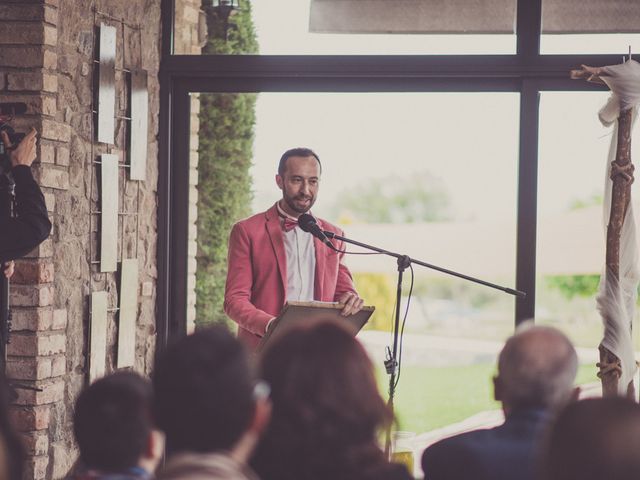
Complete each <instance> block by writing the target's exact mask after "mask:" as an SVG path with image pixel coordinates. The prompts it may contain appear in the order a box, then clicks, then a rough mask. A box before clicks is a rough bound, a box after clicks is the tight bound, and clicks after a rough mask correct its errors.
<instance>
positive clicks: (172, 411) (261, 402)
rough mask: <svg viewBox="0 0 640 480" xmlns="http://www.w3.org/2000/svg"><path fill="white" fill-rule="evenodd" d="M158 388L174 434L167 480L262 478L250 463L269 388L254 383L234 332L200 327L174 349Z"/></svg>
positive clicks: (159, 370)
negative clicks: (250, 466) (201, 328)
mask: <svg viewBox="0 0 640 480" xmlns="http://www.w3.org/2000/svg"><path fill="white" fill-rule="evenodd" d="M153 384H154V387H155V392H156V415H157V419H158V424H159V425H160V427H161V428H162V429H163V430H164V431H165V433H166V436H167V453H168V459H167V462H166V464H165V466H164V468H162V469H161V470H160V472H159V474H158V476H159V478H161V479H163V480H168V479H171V480H173V479H181V480H185V479H188V480H199V479H202V480H205V479H208V480H223V479H224V480H250V479H255V478H256V477H255V474H254V473H253V472H252V471H251V470H250V469H249V467H248V465H247V461H248V459H249V456H250V455H251V453H252V452H253V450H254V448H255V445H256V444H257V441H258V438H259V436H260V434H261V432H262V431H263V430H264V428H265V425H266V423H267V422H268V420H269V415H270V410H271V406H270V403H269V401H268V400H267V399H266V394H267V393H268V391H267V390H268V389H267V388H265V386H264V384H260V383H259V384H257V385H255V386H254V381H253V379H252V376H251V374H250V370H249V361H248V357H247V354H246V352H245V350H244V348H243V346H242V345H241V344H240V343H239V341H238V340H236V339H235V338H234V337H233V336H232V335H231V333H229V331H228V330H227V329H226V328H224V327H212V328H208V329H205V330H200V331H198V332H196V333H195V334H193V335H190V336H188V337H184V338H182V339H180V340H179V341H178V342H177V343H175V344H174V345H173V346H170V347H169V348H167V350H165V351H164V352H162V353H161V354H160V357H159V359H158V363H157V365H156V369H155V372H154V374H153ZM256 387H257V388H256Z"/></svg>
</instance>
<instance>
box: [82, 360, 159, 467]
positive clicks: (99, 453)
mask: <svg viewBox="0 0 640 480" xmlns="http://www.w3.org/2000/svg"><path fill="white" fill-rule="evenodd" d="M152 404H153V393H152V389H151V383H150V382H149V381H148V380H147V379H145V378H143V377H141V376H140V375H138V374H136V373H133V372H117V373H114V374H112V375H109V376H107V377H104V378H102V379H100V380H98V381H96V382H95V383H93V384H92V385H90V386H89V387H87V388H86V389H84V390H83V391H82V393H80V396H79V397H78V400H77V401H76V408H75V412H74V417H73V428H74V433H75V436H76V441H77V442H78V447H79V448H80V459H81V461H82V463H83V466H85V467H86V468H91V469H97V470H100V471H103V472H121V471H123V470H126V469H128V468H131V467H134V466H136V465H138V462H139V460H140V458H142V457H143V456H144V454H145V453H146V450H147V445H148V441H149V435H150V434H151V431H152V430H153V421H152V417H151V408H152Z"/></svg>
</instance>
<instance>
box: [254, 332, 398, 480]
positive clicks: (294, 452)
mask: <svg viewBox="0 0 640 480" xmlns="http://www.w3.org/2000/svg"><path fill="white" fill-rule="evenodd" d="M261 376H262V378H263V379H264V380H266V381H267V382H268V383H269V384H270V385H271V392H272V401H273V417H272V421H271V425H270V426H269V428H268V430H267V432H266V434H265V435H264V437H263V440H262V441H261V444H260V446H259V447H258V451H257V453H256V455H255V462H254V467H255V468H256V470H257V472H258V474H259V475H260V477H261V478H263V479H264V480H276V479H277V480H288V479H291V480H293V479H296V480H311V479H323V480H324V479H328V478H330V479H332V480H340V479H350V480H355V479H359V478H368V477H371V476H377V475H379V474H380V473H381V470H382V471H384V469H386V468H387V467H388V464H387V462H386V460H385V458H384V454H383V452H382V451H381V450H380V448H379V446H378V442H377V434H378V433H379V431H380V429H381V427H384V426H387V425H389V423H390V422H391V421H392V417H393V416H392V414H391V412H390V410H389V409H388V408H387V406H386V404H385V402H384V400H383V399H382V397H381V396H380V393H379V392H378V389H377V386H376V380H375V376H374V372H373V366H372V364H371V361H370V360H369V357H368V356H367V354H366V352H365V350H364V348H363V347H362V345H361V344H360V343H359V342H358V341H357V340H356V339H355V338H354V336H353V332H351V331H349V330H348V329H347V328H345V327H343V326H342V325H340V324H338V323H337V322H332V321H320V322H310V324H308V325H305V326H303V327H297V328H291V329H290V330H289V331H287V332H286V333H283V334H282V336H281V337H279V338H275V339H274V340H273V343H272V344H271V346H270V347H269V348H268V349H267V350H266V351H265V352H264V355H263V357H262V359H261Z"/></svg>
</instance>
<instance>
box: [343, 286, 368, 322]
mask: <svg viewBox="0 0 640 480" xmlns="http://www.w3.org/2000/svg"><path fill="white" fill-rule="evenodd" d="M338 303H340V304H344V308H343V309H342V312H340V313H341V315H343V316H345V317H348V316H349V315H353V314H355V313H358V312H359V311H360V310H362V305H364V300H362V299H361V298H360V297H359V296H358V295H357V294H355V293H353V292H345V293H343V294H342V295H341V296H340V298H339V299H338Z"/></svg>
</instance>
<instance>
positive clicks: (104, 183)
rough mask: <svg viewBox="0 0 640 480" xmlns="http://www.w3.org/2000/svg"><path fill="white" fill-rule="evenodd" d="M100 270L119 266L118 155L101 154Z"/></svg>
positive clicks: (108, 270) (111, 270)
mask: <svg viewBox="0 0 640 480" xmlns="http://www.w3.org/2000/svg"><path fill="white" fill-rule="evenodd" d="M100 161H101V164H102V165H101V167H102V168H101V169H100V173H101V182H100V186H101V189H100V271H101V272H115V271H116V269H117V267H118V198H119V195H118V157H117V155H112V154H104V155H101V156H100Z"/></svg>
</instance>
